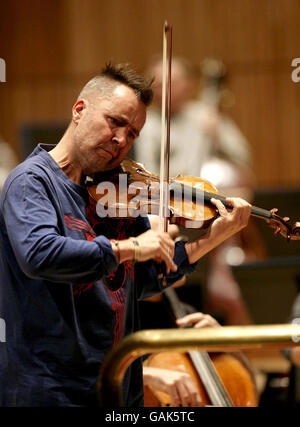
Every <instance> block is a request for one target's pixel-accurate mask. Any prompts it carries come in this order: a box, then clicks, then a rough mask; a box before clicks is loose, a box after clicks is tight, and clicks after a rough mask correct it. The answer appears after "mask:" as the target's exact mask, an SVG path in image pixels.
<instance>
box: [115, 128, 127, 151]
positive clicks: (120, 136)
mask: <svg viewBox="0 0 300 427" xmlns="http://www.w3.org/2000/svg"><path fill="white" fill-rule="evenodd" d="M127 137H128V130H127V128H126V127H125V126H124V127H122V128H119V129H117V130H116V132H115V134H114V136H113V138H112V139H113V142H115V143H116V144H118V145H119V147H120V148H123V147H124V146H125V145H126V144H127Z"/></svg>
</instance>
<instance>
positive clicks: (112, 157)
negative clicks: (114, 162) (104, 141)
mask: <svg viewBox="0 0 300 427" xmlns="http://www.w3.org/2000/svg"><path fill="white" fill-rule="evenodd" d="M101 150H102V151H104V152H105V153H106V154H108V155H109V156H110V157H111V159H114V158H115V157H117V154H116V153H113V152H112V151H109V150H107V149H104V148H102V147H101Z"/></svg>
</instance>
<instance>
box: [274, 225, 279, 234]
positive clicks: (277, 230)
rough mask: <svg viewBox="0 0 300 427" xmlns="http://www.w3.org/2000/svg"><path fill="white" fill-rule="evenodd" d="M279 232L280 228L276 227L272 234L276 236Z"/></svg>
mask: <svg viewBox="0 0 300 427" xmlns="http://www.w3.org/2000/svg"><path fill="white" fill-rule="evenodd" d="M279 232H280V227H279V225H277V227H276V230H275V231H274V234H278V233H279Z"/></svg>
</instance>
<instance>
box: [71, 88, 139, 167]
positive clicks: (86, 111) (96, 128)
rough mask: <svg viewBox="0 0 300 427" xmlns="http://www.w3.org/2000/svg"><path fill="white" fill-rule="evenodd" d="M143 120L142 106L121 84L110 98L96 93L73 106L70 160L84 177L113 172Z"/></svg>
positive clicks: (133, 94)
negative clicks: (72, 139)
mask: <svg viewBox="0 0 300 427" xmlns="http://www.w3.org/2000/svg"><path fill="white" fill-rule="evenodd" d="M145 119H146V107H145V105H144V104H143V103H142V102H141V101H140V100H139V99H138V98H137V97H136V95H135V93H134V91H133V90H132V89H131V88H129V87H127V86H125V85H123V84H120V85H118V86H116V88H115V89H114V90H113V92H112V94H111V96H108V97H102V98H99V96H97V94H95V95H93V96H89V97H88V99H82V100H79V101H78V102H77V103H76V104H75V106H74V107H73V122H74V123H75V124H76V129H75V132H74V146H73V147H72V152H73V159H74V160H75V162H77V163H78V164H79V165H80V167H81V169H82V172H83V173H84V174H85V175H92V174H93V173H96V172H101V171H105V170H110V169H114V168H115V167H117V166H118V165H119V164H120V162H121V161H122V160H123V159H124V158H125V157H126V155H127V152H128V150H129V149H130V147H131V145H132V143H133V141H134V139H135V138H136V137H137V136H138V135H139V133H140V131H141V129H142V127H143V126H144V123H145Z"/></svg>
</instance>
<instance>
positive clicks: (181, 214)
mask: <svg viewBox="0 0 300 427" xmlns="http://www.w3.org/2000/svg"><path fill="white" fill-rule="evenodd" d="M101 180H102V181H101V182H100V183H99V184H95V183H94V182H92V183H89V184H88V185H87V190H88V193H89V196H90V198H91V200H93V202H94V203H95V202H96V203H97V213H98V215H99V216H101V215H104V216H111V217H118V218H128V217H137V216H138V215H148V214H152V215H158V214H159V207H160V191H161V186H160V178H159V177H158V176H156V175H154V174H152V173H151V172H149V171H147V170H146V169H145V168H144V167H143V165H142V164H140V163H136V162H134V161H133V160H130V159H125V160H123V162H122V163H121V164H120V168H119V169H118V170H116V171H113V172H112V173H110V174H108V175H106V176H103V175H102V176H101ZM96 182H97V181H96ZM167 190H168V192H167V193H168V198H167V199H168V205H167V209H166V211H165V216H166V217H168V218H169V221H170V223H172V224H177V225H179V226H182V227H184V228H197V229H199V230H201V229H204V230H206V229H207V228H208V227H209V226H210V225H211V223H212V222H213V221H214V220H215V219H216V218H217V217H218V210H217V208H216V207H215V205H214V204H213V203H212V202H211V199H212V198H215V199H218V200H220V201H221V202H222V203H223V204H224V205H225V207H226V208H228V209H232V206H231V205H230V204H229V203H228V202H227V201H226V197H224V196H222V195H219V194H218V190H217V188H216V187H215V186H214V185H213V184H211V183H210V182H208V181H206V180H203V179H201V178H199V177H193V176H181V175H178V176H177V177H175V178H172V179H169V182H168V185H167ZM277 211H278V210H277V209H276V208H274V209H271V210H266V209H262V208H260V207H256V206H252V208H251V215H252V216H254V217H256V218H260V219H263V220H265V221H266V223H267V225H268V226H270V227H271V228H273V229H275V231H274V234H275V235H277V234H281V235H282V236H283V237H285V238H286V239H287V240H288V241H289V240H299V239H300V222H294V223H291V222H290V219H289V218H288V217H281V216H279V215H278V214H277Z"/></svg>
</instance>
